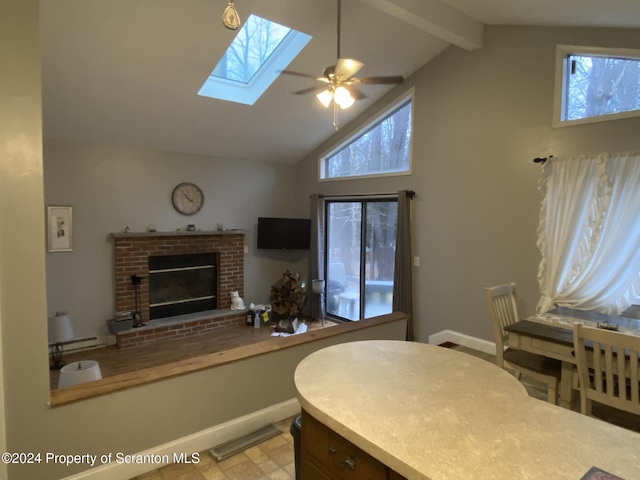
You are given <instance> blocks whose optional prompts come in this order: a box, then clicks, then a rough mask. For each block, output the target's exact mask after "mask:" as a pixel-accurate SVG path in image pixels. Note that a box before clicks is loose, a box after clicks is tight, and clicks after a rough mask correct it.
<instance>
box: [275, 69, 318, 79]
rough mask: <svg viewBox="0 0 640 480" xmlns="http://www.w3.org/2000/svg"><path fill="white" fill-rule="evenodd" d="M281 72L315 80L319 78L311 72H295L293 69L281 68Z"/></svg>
mask: <svg viewBox="0 0 640 480" xmlns="http://www.w3.org/2000/svg"><path fill="white" fill-rule="evenodd" d="M280 73H284V74H286V75H295V76H297V77H304V78H313V79H314V80H315V79H316V78H318V77H317V76H316V75H311V74H309V73H302V72H294V71H293V70H280Z"/></svg>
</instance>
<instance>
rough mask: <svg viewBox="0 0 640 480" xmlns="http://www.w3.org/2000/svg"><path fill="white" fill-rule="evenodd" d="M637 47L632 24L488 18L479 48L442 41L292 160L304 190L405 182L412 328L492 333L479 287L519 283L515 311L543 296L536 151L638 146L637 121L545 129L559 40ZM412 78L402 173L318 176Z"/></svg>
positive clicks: (422, 335) (421, 336) (393, 186)
mask: <svg viewBox="0 0 640 480" xmlns="http://www.w3.org/2000/svg"><path fill="white" fill-rule="evenodd" d="M556 44H568V45H586V46H608V47H626V48H640V31H638V30H637V29H633V30H632V29H628V30H620V29H559V28H527V27H487V28H486V29H485V41H484V46H483V48H482V49H480V50H477V51H475V52H466V51H463V50H460V49H458V48H455V47H450V48H449V49H447V50H445V51H444V52H443V53H441V54H440V55H439V56H438V57H436V58H435V59H434V60H433V61H432V62H430V63H429V64H428V65H426V66H425V67H423V68H422V69H421V70H420V71H418V72H417V73H416V74H415V75H413V76H412V77H411V78H409V79H408V80H407V81H406V82H405V84H404V85H403V86H401V87H400V88H398V89H396V90H395V91H393V92H391V93H390V94H389V95H387V97H386V98H385V99H383V100H382V101H381V102H379V103H378V104H377V105H375V106H373V107H372V108H371V109H370V110H369V111H368V112H365V114H363V115H362V116H361V117H360V118H359V119H358V120H357V121H356V122H354V123H352V124H351V125H348V126H347V127H346V128H344V129H343V130H342V131H340V132H338V133H337V134H336V135H335V139H332V141H329V142H327V143H325V144H324V145H322V146H321V147H319V148H318V149H317V150H316V151H315V152H313V153H312V154H311V155H309V156H308V157H307V158H306V159H304V160H303V161H301V162H300V163H299V164H298V165H297V176H296V178H297V184H298V187H299V190H298V191H297V197H298V200H299V203H300V204H302V202H303V201H305V200H306V199H307V198H308V195H309V193H311V192H320V193H325V194H345V193H375V192H389V191H396V190H399V189H413V190H415V191H416V192H417V195H418V196H417V199H415V200H414V202H413V203H414V210H413V228H414V234H415V237H414V255H415V256H419V257H420V266H419V267H417V268H415V269H414V288H415V291H414V297H415V310H414V313H415V331H416V338H417V339H418V340H420V341H427V338H428V336H429V335H430V334H433V333H435V332H439V331H442V330H445V329H451V330H455V331H459V332H462V333H464V334H467V335H471V336H475V337H480V338H484V339H491V338H492V335H491V331H490V327H489V320H488V317H487V315H486V307H485V303H484V292H483V287H485V286H488V285H492V284H496V283H502V282H509V281H515V282H517V284H518V286H519V292H520V296H521V305H520V308H521V314H522V315H526V314H531V313H533V312H534V311H535V307H536V304H537V301H538V298H539V290H538V283H537V271H538V262H539V252H538V250H537V247H536V229H537V225H538V211H539V204H540V198H539V195H538V191H537V182H538V176H539V173H540V166H539V165H537V164H534V163H533V161H532V160H533V158H535V157H539V156H548V155H554V156H560V155H573V154H583V153H599V152H602V151H626V150H637V149H639V148H640V136H639V135H638V131H639V128H640V119H638V118H634V119H627V120H617V121H613V122H604V123H594V124H590V125H583V126H573V127H562V128H555V129H554V128H552V127H551V121H552V107H553V95H554V71H555V65H554V60H555V45H556ZM412 87H413V88H415V103H414V115H415V118H414V128H415V131H414V140H413V171H412V174H411V175H410V176H399V177H389V178H384V179H368V180H364V179H363V180H343V181H336V182H318V180H317V171H318V163H317V162H318V156H319V155H320V154H321V153H323V152H324V151H326V150H327V149H329V148H330V147H331V146H332V145H333V144H334V143H335V142H337V141H339V140H340V139H342V138H344V137H345V136H346V135H348V134H349V133H350V132H351V131H353V130H354V129H356V128H357V127H358V126H360V125H361V124H362V122H364V121H366V120H367V119H369V118H371V116H374V115H375V114H376V113H378V112H379V111H380V110H381V109H382V108H383V107H384V106H386V105H388V103H389V102H390V101H392V100H393V99H394V98H396V97H397V96H398V95H399V94H400V93H401V92H402V91H404V90H407V89H409V88H412Z"/></svg>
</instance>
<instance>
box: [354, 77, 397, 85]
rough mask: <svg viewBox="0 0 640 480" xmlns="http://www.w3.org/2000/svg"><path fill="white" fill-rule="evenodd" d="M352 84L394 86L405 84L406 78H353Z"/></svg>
mask: <svg viewBox="0 0 640 480" xmlns="http://www.w3.org/2000/svg"><path fill="white" fill-rule="evenodd" d="M349 82H350V83H360V84H363V85H393V84H400V83H402V82H404V78H403V77H401V76H400V75H391V76H387V77H362V78H352V79H351V80H349Z"/></svg>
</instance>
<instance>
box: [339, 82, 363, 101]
mask: <svg viewBox="0 0 640 480" xmlns="http://www.w3.org/2000/svg"><path fill="white" fill-rule="evenodd" d="M344 88H346V89H347V90H349V93H350V94H351V96H352V97H353V99H354V100H362V99H363V98H367V95H366V94H364V93H362V92H361V91H360V90H358V89H357V88H355V87H353V86H351V85H344Z"/></svg>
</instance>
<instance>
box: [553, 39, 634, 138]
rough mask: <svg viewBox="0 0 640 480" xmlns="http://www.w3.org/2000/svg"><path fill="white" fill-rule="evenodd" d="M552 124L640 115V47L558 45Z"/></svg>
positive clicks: (570, 123) (597, 120)
mask: <svg viewBox="0 0 640 480" xmlns="http://www.w3.org/2000/svg"><path fill="white" fill-rule="evenodd" d="M554 103H555V105H554V125H555V126H561V125H574V124H580V123H591V122H601V121H605V120H616V119H619V118H628V117H636V116H639V115H640V50H628V49H611V48H593V47H576V46H567V45H558V47H557V49H556V95H555V102H554Z"/></svg>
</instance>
